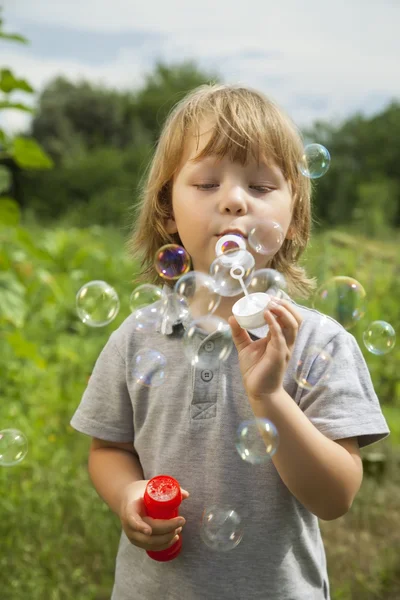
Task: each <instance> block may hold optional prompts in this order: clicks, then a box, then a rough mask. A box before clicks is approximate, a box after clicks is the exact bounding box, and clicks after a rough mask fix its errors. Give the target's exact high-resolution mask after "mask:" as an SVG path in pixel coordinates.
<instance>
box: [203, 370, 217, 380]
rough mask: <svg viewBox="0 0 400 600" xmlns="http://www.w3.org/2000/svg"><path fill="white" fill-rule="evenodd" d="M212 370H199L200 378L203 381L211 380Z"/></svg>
mask: <svg viewBox="0 0 400 600" xmlns="http://www.w3.org/2000/svg"><path fill="white" fill-rule="evenodd" d="M213 376H214V375H213V372H212V371H210V370H209V369H204V370H203V371H202V372H201V378H202V380H203V381H211V379H212V378H213Z"/></svg>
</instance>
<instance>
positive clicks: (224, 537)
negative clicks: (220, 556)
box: [200, 505, 243, 552]
mask: <svg viewBox="0 0 400 600" xmlns="http://www.w3.org/2000/svg"><path fill="white" fill-rule="evenodd" d="M200 536H201V539H202V540H203V542H204V543H205V544H206V546H208V548H210V549H211V550H216V551H219V552H228V551H229V550H233V549H234V548H236V546H237V545H238V544H239V543H240V542H241V540H242V538H243V525H242V519H241V517H240V515H239V514H238V513H237V512H236V510H235V509H233V508H232V507H230V506H216V505H210V506H207V507H206V508H205V509H204V511H203V515H202V520H201V527H200Z"/></svg>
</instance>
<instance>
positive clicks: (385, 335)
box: [363, 321, 396, 356]
mask: <svg viewBox="0 0 400 600" xmlns="http://www.w3.org/2000/svg"><path fill="white" fill-rule="evenodd" d="M363 340H364V345H365V347H366V348H367V350H368V351H369V352H371V353H372V354H375V355H377V356H382V355H383V354H387V353H388V352H390V351H391V350H393V348H394V346H395V344H396V332H395V330H394V329H393V327H392V325H390V323H387V322H386V321H373V322H372V323H370V324H369V325H368V327H367V329H366V330H365V331H364V333H363Z"/></svg>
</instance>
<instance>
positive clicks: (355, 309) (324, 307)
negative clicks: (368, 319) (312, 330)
mask: <svg viewBox="0 0 400 600" xmlns="http://www.w3.org/2000/svg"><path fill="white" fill-rule="evenodd" d="M365 296H366V294H365V290H364V288H363V286H362V285H361V283H360V282H359V281H357V280H356V279H353V278H352V277H346V276H339V277H332V278H331V279H329V280H328V281H326V282H325V283H323V284H322V285H321V286H320V287H319V288H318V290H317V291H316V293H315V296H314V302H313V306H314V308H316V309H317V310H319V311H320V312H322V313H323V314H325V315H328V316H329V317H333V318H334V319H336V321H338V322H339V323H340V324H341V325H343V327H344V328H345V329H351V328H352V327H354V325H355V324H356V323H357V321H359V320H360V319H361V318H362V317H363V316H364V314H365V310H366V307H365Z"/></svg>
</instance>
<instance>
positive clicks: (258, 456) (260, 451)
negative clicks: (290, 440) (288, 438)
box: [236, 418, 279, 465]
mask: <svg viewBox="0 0 400 600" xmlns="http://www.w3.org/2000/svg"><path fill="white" fill-rule="evenodd" d="M278 444H279V434H278V431H277V429H276V427H275V425H274V424H273V423H271V421H268V419H261V418H260V419H258V418H257V419H252V420H249V421H243V423H241V424H240V425H239V427H238V430H237V435H236V450H237V451H238V453H239V456H240V457H241V458H242V459H243V460H245V461H246V462H249V463H251V464H252V465H259V464H261V463H263V462H266V461H267V460H270V459H271V457H272V456H273V455H274V454H275V452H276V450H277V448H278Z"/></svg>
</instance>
